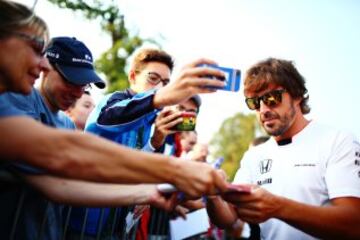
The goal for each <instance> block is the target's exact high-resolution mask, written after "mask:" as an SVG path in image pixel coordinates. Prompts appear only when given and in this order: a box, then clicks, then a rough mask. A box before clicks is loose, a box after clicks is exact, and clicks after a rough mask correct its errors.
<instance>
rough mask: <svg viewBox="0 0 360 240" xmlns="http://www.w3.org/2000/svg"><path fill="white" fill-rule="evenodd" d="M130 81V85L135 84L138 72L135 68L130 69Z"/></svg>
mask: <svg viewBox="0 0 360 240" xmlns="http://www.w3.org/2000/svg"><path fill="white" fill-rule="evenodd" d="M128 78H129V83H130V86H131V85H134V84H135V81H136V73H135V71H134V70H130V72H129V77H128Z"/></svg>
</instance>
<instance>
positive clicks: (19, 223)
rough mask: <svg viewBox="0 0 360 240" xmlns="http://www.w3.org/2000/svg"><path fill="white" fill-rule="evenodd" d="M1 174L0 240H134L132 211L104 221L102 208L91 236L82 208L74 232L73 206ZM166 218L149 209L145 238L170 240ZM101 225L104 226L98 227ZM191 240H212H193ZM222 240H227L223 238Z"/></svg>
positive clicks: (115, 210) (124, 210)
mask: <svg viewBox="0 0 360 240" xmlns="http://www.w3.org/2000/svg"><path fill="white" fill-rule="evenodd" d="M0 167H1V166H0ZM5 175H6V174H5ZM5 175H4V174H1V171H0V201H1V202H0V238H1V239H9V240H17V239H21V240H23V239H34V240H35V239H39V240H42V239H56V240H59V239H63V240H66V239H69V240H74V239H80V240H95V239H96V240H97V239H105V240H117V239H121V240H122V239H124V240H135V239H136V233H137V231H138V230H139V222H138V223H136V224H135V225H134V226H133V228H132V229H131V230H130V231H129V232H126V227H125V225H126V216H127V214H128V213H129V211H131V210H132V209H133V208H132V207H123V208H110V211H109V215H108V217H107V219H105V218H104V217H105V209H102V210H101V214H100V220H99V224H98V226H97V231H96V234H93V235H88V234H86V233H85V226H86V224H87V221H88V209H86V211H85V214H84V218H83V220H82V225H81V231H78V232H74V230H73V229H72V228H71V226H70V219H71V216H72V215H71V214H72V211H73V207H70V206H64V205H61V204H56V203H53V202H50V201H48V200H47V199H46V198H45V197H44V196H43V195H41V194H40V193H39V192H37V191H36V190H35V189H33V188H31V187H30V186H28V185H27V184H26V183H24V182H22V181H19V178H18V177H17V176H15V177H14V176H12V179H11V178H10V179H11V180H10V181H9V178H8V176H6V177H4V176H5ZM54 187H56V186H54ZM104 219H105V220H104ZM169 219H170V218H169V215H168V214H167V213H166V212H165V211H162V210H159V209H155V208H151V209H150V220H149V223H148V225H147V228H148V229H147V239H151V240H162V239H170V237H169V236H170V234H169ZM103 220H104V221H103ZM103 222H105V224H102V223H103ZM191 239H215V238H207V237H201V238H200V237H199V238H196V237H195V238H191ZM224 239H225V238H224ZM226 239H231V238H229V237H227V238H226Z"/></svg>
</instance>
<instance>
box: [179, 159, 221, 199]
mask: <svg viewBox="0 0 360 240" xmlns="http://www.w3.org/2000/svg"><path fill="white" fill-rule="evenodd" d="M173 162H174V164H175V167H176V168H177V170H178V171H177V172H178V174H179V175H178V176H177V175H175V176H173V179H174V184H175V186H176V187H177V189H178V190H179V191H182V192H184V193H185V194H187V195H188V196H189V197H191V198H192V199H197V198H199V197H201V196H203V195H214V194H218V193H222V192H225V191H226V188H227V183H226V181H225V180H224V179H223V177H222V175H221V174H220V173H219V172H218V171H217V170H215V169H214V168H213V167H211V166H210V165H209V164H207V163H200V162H195V161H187V160H182V159H175V160H174V161H173Z"/></svg>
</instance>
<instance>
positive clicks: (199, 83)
mask: <svg viewBox="0 0 360 240" xmlns="http://www.w3.org/2000/svg"><path fill="white" fill-rule="evenodd" d="M199 64H216V63H215V62H213V61H211V60H208V59H199V60H197V61H194V62H192V63H190V64H188V65H186V66H185V67H184V68H183V69H182V71H181V72H180V74H179V76H178V77H177V78H176V79H175V80H174V81H172V82H170V84H168V85H167V86H165V87H163V88H161V89H159V90H158V91H157V92H156V94H155V96H154V100H153V104H154V107H155V108H162V107H164V106H170V105H175V104H178V103H180V102H184V101H186V100H188V99H189V98H190V97H191V96H193V95H196V94H199V93H211V92H215V91H216V89H214V88H222V87H224V86H225V83H224V82H223V81H221V80H217V79H212V78H209V77H206V76H217V77H219V78H222V77H224V73H223V72H222V71H220V70H217V69H214V68H209V67H197V66H198V65H199Z"/></svg>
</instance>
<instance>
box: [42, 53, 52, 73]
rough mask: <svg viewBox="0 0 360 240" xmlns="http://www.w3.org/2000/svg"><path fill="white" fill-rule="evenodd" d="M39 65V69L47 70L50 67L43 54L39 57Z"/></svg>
mask: <svg viewBox="0 0 360 240" xmlns="http://www.w3.org/2000/svg"><path fill="white" fill-rule="evenodd" d="M39 66H40V70H41V71H49V70H50V68H51V66H50V63H49V61H48V59H47V58H46V57H45V56H41V57H40V61H39Z"/></svg>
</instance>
